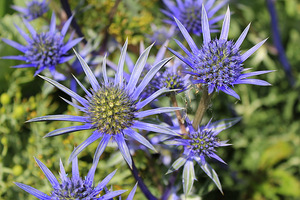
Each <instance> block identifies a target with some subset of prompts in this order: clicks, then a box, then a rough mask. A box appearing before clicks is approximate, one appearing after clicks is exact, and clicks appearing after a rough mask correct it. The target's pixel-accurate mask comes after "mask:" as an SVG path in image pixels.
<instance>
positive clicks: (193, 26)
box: [179, 4, 202, 32]
mask: <svg viewBox="0 0 300 200" xmlns="http://www.w3.org/2000/svg"><path fill="white" fill-rule="evenodd" d="M201 9H202V8H201V6H195V5H194V4H191V5H190V6H189V7H186V8H185V9H184V10H183V11H182V12H181V13H180V17H179V20H180V21H181V23H182V24H183V25H184V27H185V28H186V29H187V30H188V31H189V32H191V31H192V32H201Z"/></svg>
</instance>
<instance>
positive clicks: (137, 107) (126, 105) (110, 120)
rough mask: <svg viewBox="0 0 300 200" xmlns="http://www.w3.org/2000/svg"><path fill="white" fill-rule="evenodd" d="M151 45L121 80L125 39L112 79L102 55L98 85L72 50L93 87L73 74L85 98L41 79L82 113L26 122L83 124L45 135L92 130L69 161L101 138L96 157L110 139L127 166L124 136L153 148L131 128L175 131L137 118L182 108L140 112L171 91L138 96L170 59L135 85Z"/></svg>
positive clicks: (52, 82)
mask: <svg viewBox="0 0 300 200" xmlns="http://www.w3.org/2000/svg"><path fill="white" fill-rule="evenodd" d="M151 47H152V46H150V47H148V48H147V49H146V50H145V51H144V52H143V53H142V54H141V55H140V57H139V59H138V61H137V62H136V64H135V66H134V69H133V70H132V74H131V75H130V78H129V80H128V81H126V79H123V67H124V62H125V57H126V50H127V41H126V43H125V45H124V46H123V48H122V51H121V56H120V60H119V64H118V69H117V72H116V75H115V78H114V80H113V81H111V80H110V79H108V77H107V73H106V58H104V60H103V66H102V69H103V72H102V73H103V82H102V83H101V84H99V82H98V81H97V79H96V78H95V76H94V74H93V73H92V71H91V70H90V68H89V67H88V65H87V64H86V62H85V61H84V60H83V59H82V58H81V56H80V55H78V54H77V53H76V52H75V53H76V56H77V57H78V59H79V61H80V62H81V65H82V68H83V70H84V72H85V74H86V76H87V78H88V79H89V82H90V83H91V86H92V89H91V90H90V91H89V90H87V89H86V88H85V87H84V86H83V85H82V84H81V83H80V82H79V81H78V80H77V79H76V78H75V77H74V78H75V80H77V82H78V84H79V85H80V86H81V87H82V89H83V90H84V91H85V93H86V95H87V96H86V97H81V96H79V95H78V94H76V93H75V92H73V91H71V90H70V89H68V88H66V87H65V86H63V85H61V84H59V83H58V82H56V81H54V80H51V79H49V78H47V77H42V76H41V77H42V78H43V79H44V80H46V81H48V82H49V83H51V84H52V85H54V86H56V87H57V88H59V89H60V90H62V91H63V92H65V93H67V94H68V95H70V96H71V97H72V98H74V99H75V100H77V101H78V102H79V103H80V104H81V105H77V104H74V103H72V102H70V101H68V100H65V99H64V100H65V101H66V102H67V103H69V104H70V105H72V106H74V107H76V108H78V109H79V110H80V111H82V112H84V116H70V115H50V116H44V117H38V118H35V119H32V120H29V122H34V121H47V120H58V121H75V122H81V123H84V124H83V125H79V126H72V127H66V128H61V129H57V130H54V131H52V132H50V133H48V134H47V135H46V137H50V136H56V135H61V134H65V133H69V132H75V131H80V130H87V129H95V130H94V131H93V133H92V134H91V136H90V137H89V138H88V139H87V140H85V141H84V142H83V143H81V144H80V145H79V146H78V147H76V148H75V149H74V151H73V152H72V154H71V156H70V159H69V160H70V161H71V160H73V159H74V158H75V157H76V156H77V155H78V154H79V153H80V152H81V151H82V150H83V149H84V148H85V147H87V146H88V145H90V144H91V143H92V142H94V141H96V140H97V139H99V138H102V139H101V141H100V143H99V145H98V147H97V150H96V153H95V159H97V158H99V157H100V156H101V154H102V153H103V151H104V149H105V147H106V146H107V144H108V142H109V141H110V140H111V139H112V140H113V141H114V142H116V143H117V144H118V147H119V149H120V151H121V153H122V155H123V157H124V158H125V160H126V161H127V163H128V165H129V166H130V167H131V166H132V159H131V155H130V153H129V149H128V147H127V144H126V142H125V138H126V137H131V138H132V139H135V140H137V141H138V142H140V143H142V144H143V145H145V146H146V147H148V148H150V149H153V150H155V149H154V147H153V146H152V145H151V144H150V142H149V141H148V140H146V139H145V138H144V137H143V136H142V135H140V134H139V133H137V132H136V131H135V130H133V129H141V130H147V131H153V132H159V133H164V134H171V135H176V134H177V133H175V132H174V131H172V130H170V129H168V128H166V127H164V126H160V125H156V124H151V123H146V122H142V121H140V118H144V117H147V116H150V115H154V114H158V113H166V112H172V111H175V110H180V109H182V108H177V107H162V108H156V109H151V110H145V111H141V110H142V108H143V107H145V106H146V105H147V104H149V103H150V102H151V101H153V100H154V99H156V98H157V97H158V96H159V95H161V94H163V93H166V92H169V91H170V90H168V89H166V88H162V89H160V90H158V91H157V92H155V93H154V94H152V95H151V96H150V97H148V98H147V99H145V100H143V101H141V98H140V95H141V93H142V92H143V90H144V89H145V87H146V86H147V84H148V83H149V81H150V80H151V79H152V77H153V76H154V75H155V74H156V73H157V71H158V70H159V69H160V68H161V67H163V66H164V65H165V64H166V63H167V62H168V61H169V60H170V59H171V58H166V59H164V60H162V61H160V62H158V63H157V64H156V65H154V66H153V67H152V68H151V69H150V70H149V71H148V73H147V74H146V75H145V77H144V79H143V80H142V81H141V82H140V83H139V84H137V83H138V80H139V78H140V75H141V73H142V71H143V68H144V66H145V64H146V60H147V57H148V55H149V52H150V49H151Z"/></svg>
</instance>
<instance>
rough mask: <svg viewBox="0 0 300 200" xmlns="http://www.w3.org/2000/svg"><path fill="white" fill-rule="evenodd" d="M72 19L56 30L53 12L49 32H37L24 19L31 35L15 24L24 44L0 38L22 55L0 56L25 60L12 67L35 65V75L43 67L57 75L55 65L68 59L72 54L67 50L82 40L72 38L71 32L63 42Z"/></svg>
mask: <svg viewBox="0 0 300 200" xmlns="http://www.w3.org/2000/svg"><path fill="white" fill-rule="evenodd" d="M72 19H73V17H71V18H70V19H68V20H67V21H66V23H65V24H64V26H63V28H62V30H61V32H58V31H57V30H56V22H55V21H56V17H55V14H54V13H53V14H52V18H51V24H50V30H49V32H43V33H37V32H36V31H35V30H34V28H33V27H32V26H31V25H30V24H29V22H28V21H27V20H25V19H24V20H23V21H24V24H25V25H26V27H27V29H28V30H29V32H30V34H31V37H30V36H28V35H27V34H26V33H25V32H24V31H23V30H21V29H20V28H19V27H18V26H17V25H15V26H16V28H17V29H18V31H19V33H20V34H21V36H22V37H23V38H24V39H25V40H26V42H27V45H26V46H24V45H21V44H19V43H17V42H15V41H12V40H8V39H2V40H3V41H4V42H5V43H6V44H8V45H10V46H12V47H14V48H16V49H18V50H19V51H21V52H22V53H24V55H18V56H5V57H2V58H3V59H14V60H23V61H25V62H26V64H21V65H16V66H13V67H14V68H26V67H35V68H36V72H35V75H36V74H38V73H40V72H41V71H43V70H44V69H48V70H50V72H51V74H52V75H53V76H54V77H58V74H59V73H58V72H57V71H56V70H55V67H56V65H58V64H61V63H64V62H66V61H68V60H70V59H71V58H72V56H69V55H68V54H67V52H68V51H69V50H70V49H71V48H72V47H74V46H75V45H76V44H77V43H79V42H80V41H81V40H82V38H77V39H74V40H73V34H72V35H71V37H70V39H69V41H68V42H67V43H64V37H65V36H66V33H67V30H68V28H69V26H70V23H71V21H72ZM57 79H59V78H57Z"/></svg>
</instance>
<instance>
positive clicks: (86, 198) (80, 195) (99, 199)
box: [15, 157, 133, 200]
mask: <svg viewBox="0 0 300 200" xmlns="http://www.w3.org/2000/svg"><path fill="white" fill-rule="evenodd" d="M35 161H36V162H37V164H38V165H39V167H40V168H41V170H42V171H43V172H44V174H45V176H46V177H47V179H48V180H49V182H50V183H51V185H52V188H53V189H52V191H51V193H50V194H49V195H47V194H45V193H43V192H41V191H39V190H37V189H35V188H33V187H31V186H28V185H25V184H22V183H15V184H16V185H17V186H18V187H20V188H21V189H23V190H25V191H26V192H28V193H30V194H31V195H33V196H35V197H37V198H38V199H41V200H60V199H82V200H110V199H111V198H113V197H116V196H119V195H120V194H122V193H124V192H125V191H126V190H117V191H111V192H109V191H108V192H106V194H103V195H100V192H101V191H102V190H104V189H105V186H106V185H107V184H108V182H109V181H110V180H111V179H112V177H113V176H114V175H115V173H116V170H115V171H114V172H112V173H110V174H109V175H108V176H107V177H106V178H105V179H103V180H102V182H100V183H99V184H98V185H97V186H94V175H95V171H96V167H97V163H98V162H94V163H93V165H92V167H91V169H90V171H89V173H88V175H87V176H86V177H85V179H84V180H83V179H82V178H81V177H80V176H79V169H78V160H77V157H75V158H74V159H73V161H72V177H71V178H70V177H68V175H67V174H66V172H65V169H64V166H63V164H62V161H60V181H61V183H59V181H58V180H57V179H56V178H55V176H54V175H53V173H52V172H51V171H50V170H49V169H48V168H47V167H46V165H44V164H43V163H42V162H41V161H39V160H38V159H37V158H35ZM132 196H133V195H132ZM131 199H132V198H131Z"/></svg>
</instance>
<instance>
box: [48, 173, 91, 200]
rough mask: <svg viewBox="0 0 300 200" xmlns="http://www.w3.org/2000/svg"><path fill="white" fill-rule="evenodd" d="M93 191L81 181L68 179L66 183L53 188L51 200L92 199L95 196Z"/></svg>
mask: <svg viewBox="0 0 300 200" xmlns="http://www.w3.org/2000/svg"><path fill="white" fill-rule="evenodd" d="M93 191H94V187H92V186H90V185H87V184H85V183H84V181H82V180H81V179H79V180H73V179H69V178H68V179H67V180H66V181H63V182H62V183H61V184H60V185H59V187H57V188H54V190H53V191H52V192H51V200H52V199H53V200H58V199H65V200H68V199H69V200H71V199H72V200H76V199H83V198H86V199H93V197H94V196H95V194H94V193H93Z"/></svg>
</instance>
